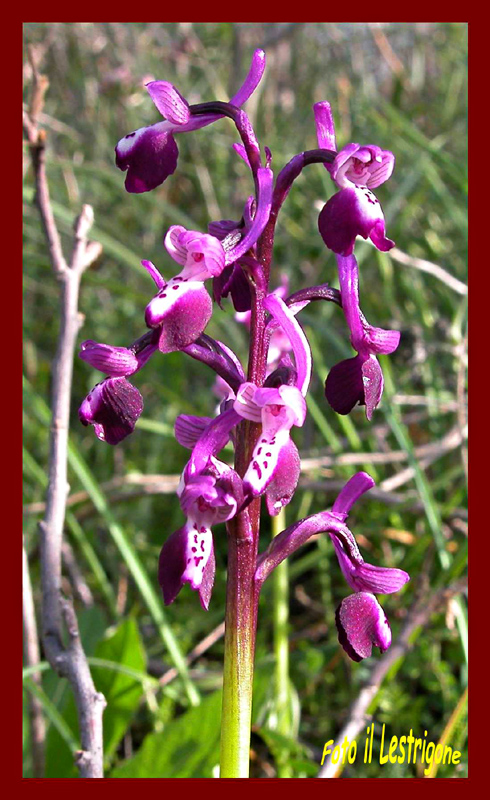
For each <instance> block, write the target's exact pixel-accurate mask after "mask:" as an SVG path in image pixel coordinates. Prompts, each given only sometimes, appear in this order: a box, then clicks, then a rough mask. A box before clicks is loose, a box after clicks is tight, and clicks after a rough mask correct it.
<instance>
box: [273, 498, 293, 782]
mask: <svg viewBox="0 0 490 800" xmlns="http://www.w3.org/2000/svg"><path fill="white" fill-rule="evenodd" d="M285 527H286V510H285V509H284V508H283V509H281V511H280V513H279V514H278V515H277V516H276V517H272V536H273V537H274V536H277V535H278V534H279V533H281V531H283V530H284V528H285ZM272 581H273V617H272V620H273V636H274V655H275V673H274V685H275V701H276V702H275V708H276V730H277V732H278V733H281V734H282V735H283V736H290V735H291V713H290V712H291V703H290V692H289V577H288V561H287V559H284V561H283V562H282V563H281V564H279V565H278V566H277V567H276V569H275V570H274V572H273V575H272ZM277 777H278V778H291V777H292V772H291V768H290V766H289V764H287V763H278V764H277Z"/></svg>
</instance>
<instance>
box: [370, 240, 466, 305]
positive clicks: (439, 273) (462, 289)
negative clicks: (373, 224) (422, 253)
mask: <svg viewBox="0 0 490 800" xmlns="http://www.w3.org/2000/svg"><path fill="white" fill-rule="evenodd" d="M368 243H369V244H372V243H371V241H370V240H369V242H368ZM388 255H389V256H390V258H392V259H393V261H398V263H399V264H404V265H405V266H406V267H413V269H418V270H420V272H427V273H428V274H429V275H433V276H434V278H437V279H438V280H440V281H442V283H445V284H446V286H449V288H450V289H452V290H453V291H454V292H457V293H458V294H460V295H467V294H468V287H467V285H466V284H465V283H463V282H462V281H460V280H459V279H458V278H455V277H454V275H451V273H450V272H447V270H445V269H443V268H442V267H439V266H438V265H437V264H433V263H432V262H431V261H426V259H425V258H417V257H416V256H409V255H408V253H404V252H402V250H399V249H398V247H393V248H392V249H391V250H390V251H389V253H388Z"/></svg>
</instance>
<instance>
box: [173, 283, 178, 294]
mask: <svg viewBox="0 0 490 800" xmlns="http://www.w3.org/2000/svg"><path fill="white" fill-rule="evenodd" d="M178 288H179V285H178V284H177V286H172V289H173V290H174V292H175V290H176V289H178Z"/></svg>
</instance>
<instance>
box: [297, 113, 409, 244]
mask: <svg viewBox="0 0 490 800" xmlns="http://www.w3.org/2000/svg"><path fill="white" fill-rule="evenodd" d="M313 110H314V113H315V122H316V128H317V138H318V143H319V145H320V147H324V148H327V149H331V150H336V143H335V127H334V122H333V116H332V111H331V108H330V104H329V103H326V102H322V103H316V104H315V105H314V107H313ZM394 166H395V157H394V155H393V153H391V152H390V151H389V150H382V149H381V148H380V147H378V146H377V145H373V144H368V145H359V144H356V143H351V144H348V145H346V146H345V147H343V148H342V150H340V152H339V153H337V155H336V157H335V159H334V161H333V162H332V163H331V164H325V167H326V169H327V170H328V172H329V174H330V177H331V178H332V180H333V181H334V183H335V185H336V186H337V187H338V188H339V190H340V191H338V192H337V193H336V194H334V195H333V196H332V197H331V198H330V200H328V202H327V203H326V204H325V206H324V207H323V209H322V211H321V212H320V216H319V218H318V228H319V231H320V234H321V236H322V238H323V241H324V242H325V244H326V245H327V247H328V248H330V250H333V251H334V253H338V254H339V255H342V256H349V255H351V254H352V253H353V251H354V242H355V239H356V236H362V237H363V238H364V239H367V238H370V239H371V241H372V242H373V244H374V245H376V247H377V248H378V250H383V251H386V250H390V249H391V248H392V247H394V245H395V243H394V242H393V241H392V240H391V239H388V238H387V237H386V235H385V219H384V214H383V211H382V208H381V205H380V202H379V200H378V198H377V197H376V195H374V194H373V192H372V191H371V189H375V188H376V187H377V186H380V185H381V184H382V183H384V182H385V181H387V180H388V178H389V177H390V176H391V174H392V172H393V168H394Z"/></svg>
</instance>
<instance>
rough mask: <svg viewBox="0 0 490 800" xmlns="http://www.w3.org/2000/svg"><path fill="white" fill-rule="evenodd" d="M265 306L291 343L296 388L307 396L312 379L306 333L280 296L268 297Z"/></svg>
mask: <svg viewBox="0 0 490 800" xmlns="http://www.w3.org/2000/svg"><path fill="white" fill-rule="evenodd" d="M263 306H264V308H266V309H267V311H269V312H270V313H271V314H272V315H273V317H274V318H275V319H276V320H277V322H278V323H279V325H280V326H281V328H282V329H283V331H284V333H285V334H286V336H287V337H288V339H289V341H290V342H291V345H292V349H293V353H294V360H295V363H296V372H297V383H296V386H297V387H298V389H299V390H300V392H301V393H302V394H303V395H306V392H307V391H308V386H309V384H310V379H311V351H310V346H309V344H308V340H307V338H306V336H305V334H304V331H303V329H302V327H301V325H300V324H299V322H298V321H297V319H296V317H295V316H294V314H293V312H292V311H291V310H290V309H289V308H288V307H287V305H286V303H285V302H284V300H282V299H281V298H280V297H279V296H278V294H274V292H273V293H272V294H270V295H268V297H266V298H265V300H264V301H263Z"/></svg>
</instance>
